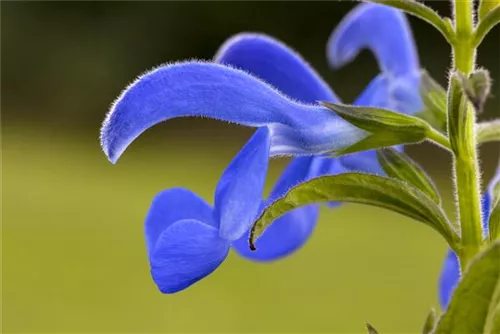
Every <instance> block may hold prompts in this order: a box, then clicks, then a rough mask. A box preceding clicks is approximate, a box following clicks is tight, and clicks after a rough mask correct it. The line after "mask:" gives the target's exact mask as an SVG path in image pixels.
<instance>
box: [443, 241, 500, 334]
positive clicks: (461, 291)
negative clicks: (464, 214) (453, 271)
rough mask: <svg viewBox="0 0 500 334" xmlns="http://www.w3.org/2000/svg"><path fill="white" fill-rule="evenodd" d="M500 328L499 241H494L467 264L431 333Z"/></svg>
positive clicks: (496, 331) (482, 331) (497, 331)
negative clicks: (446, 308) (445, 309)
mask: <svg viewBox="0 0 500 334" xmlns="http://www.w3.org/2000/svg"><path fill="white" fill-rule="evenodd" d="M499 332H500V241H497V242H495V243H493V244H491V246H490V247H489V248H488V249H486V250H485V251H484V252H482V253H480V254H479V255H478V256H477V257H475V258H474V259H473V260H472V261H471V262H470V264H469V265H468V266H467V268H466V270H465V272H464V274H463V276H462V279H461V281H460V283H459V284H458V286H457V287H456V289H455V292H454V293H453V297H452V298H451V302H450V305H449V306H448V310H447V311H446V312H445V313H444V314H443V315H442V317H441V318H440V319H439V321H438V324H437V326H436V330H435V332H434V333H435V334H445V333H446V334H449V333H486V334H488V333H491V334H493V333H499Z"/></svg>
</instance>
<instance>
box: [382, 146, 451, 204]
mask: <svg viewBox="0 0 500 334" xmlns="http://www.w3.org/2000/svg"><path fill="white" fill-rule="evenodd" d="M377 156H378V160H379V162H380V165H381V166H382V168H383V169H384V171H385V173H386V174H387V175H388V176H390V177H392V178H395V179H398V180H401V181H404V182H408V183H409V184H410V185H411V186H413V187H415V188H417V189H420V190H421V191H422V192H424V193H425V194H427V196H429V197H430V198H431V199H432V200H433V201H434V202H436V203H437V204H440V203H441V199H440V197H439V194H438V191H437V189H436V186H435V185H434V183H433V182H432V180H431V178H430V177H429V176H427V174H426V173H425V172H424V171H423V170H422V168H421V167H420V166H419V165H418V164H417V163H416V162H415V161H413V160H412V159H411V158H410V157H408V156H407V155H406V154H404V153H402V152H399V151H397V150H395V149H382V150H379V151H377Z"/></svg>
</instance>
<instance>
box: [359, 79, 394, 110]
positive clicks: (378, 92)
mask: <svg viewBox="0 0 500 334" xmlns="http://www.w3.org/2000/svg"><path fill="white" fill-rule="evenodd" d="M389 90H390V80H389V78H388V77H387V76H386V75H383V74H379V75H377V76H376V77H375V78H374V79H372V81H370V83H369V84H368V86H366V88H365V90H364V91H363V92H362V93H361V94H360V95H359V96H358V98H357V99H356V101H355V102H354V104H355V105H357V106H364V107H378V108H389V106H390V105H391V95H390V93H389Z"/></svg>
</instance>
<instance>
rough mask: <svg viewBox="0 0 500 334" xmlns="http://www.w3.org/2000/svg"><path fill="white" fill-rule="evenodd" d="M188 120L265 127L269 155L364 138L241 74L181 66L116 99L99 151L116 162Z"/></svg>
mask: <svg viewBox="0 0 500 334" xmlns="http://www.w3.org/2000/svg"><path fill="white" fill-rule="evenodd" d="M187 116H202V117H208V118H214V119H218V120H223V121H228V122H234V123H238V124H242V125H246V126H253V127H261V126H268V127H269V129H270V130H271V132H272V137H273V141H272V143H271V154H273V155H277V154H292V153H293V154H299V153H301V154H307V153H315V152H325V151H330V150H335V149H338V148H339V147H344V146H345V145H349V143H354V142H356V141H358V140H359V139H361V138H363V137H364V136H365V133H364V132H363V131H361V130H359V129H357V128H356V127H354V126H352V125H350V124H348V123H347V122H345V121H343V120H342V119H340V118H339V117H337V116H335V115H334V114H333V113H332V112H331V111H329V110H328V109H327V108H324V107H322V106H319V105H314V106H313V105H304V104H300V103H296V102H294V101H292V100H290V99H288V98H286V97H285V96H283V95H282V94H281V93H280V92H278V91H277V90H275V89H274V88H273V87H271V86H269V85H268V84H266V83H264V82H263V81H261V80H258V79H257V78H255V77H253V76H251V75H249V74H247V73H245V72H243V71H241V70H237V69H233V68H230V67H228V66H224V65H219V64H212V63H201V62H185V63H177V64H171V65H166V66H162V67H159V68H157V69H155V70H153V71H151V72H148V73H146V74H144V75H142V76H141V77H139V78H138V79H137V80H136V81H135V82H134V83H132V84H131V85H130V86H129V87H128V88H127V89H126V90H125V91H124V92H123V93H122V94H121V95H120V96H119V97H118V99H117V100H116V102H115V103H114V104H113V106H112V107H111V110H110V112H109V113H108V115H107V117H106V119H105V120H104V123H103V126H102V129H101V144H102V147H103V150H104V152H105V153H106V155H107V156H108V158H109V159H110V160H111V162H116V161H117V160H118V158H119V157H120V155H121V154H122V153H123V151H124V150H125V149H126V148H127V146H128V145H129V144H130V143H131V142H132V141H133V140H134V139H135V138H137V137H138V136H139V135H140V134H141V133H142V132H144V131H145V130H147V129H148V128H150V127H151V126H153V125H155V124H157V123H160V122H162V121H166V120H169V119H171V118H175V117H187ZM274 137H276V142H275V141H274Z"/></svg>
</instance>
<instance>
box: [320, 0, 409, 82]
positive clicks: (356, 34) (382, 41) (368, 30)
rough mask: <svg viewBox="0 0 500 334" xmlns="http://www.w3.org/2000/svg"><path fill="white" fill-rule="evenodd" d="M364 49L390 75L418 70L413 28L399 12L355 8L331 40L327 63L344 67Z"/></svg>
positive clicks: (377, 7) (376, 7) (372, 6)
mask: <svg viewBox="0 0 500 334" xmlns="http://www.w3.org/2000/svg"><path fill="white" fill-rule="evenodd" d="M364 48H367V49H370V50H371V51H372V52H373V53H374V54H375V57H376V58H377V61H378V63H379V66H380V68H381V69H382V71H383V72H385V73H388V74H389V75H392V76H400V75H405V74H408V73H411V72H413V71H415V70H418V68H419V65H418V54H417V50H416V47H415V43H414V41H413V37H412V33H411V29H410V26H409V24H408V21H407V19H406V17H405V15H404V14H403V13H402V12H401V11H399V10H397V9H393V8H391V7H388V6H384V5H378V4H372V3H368V4H361V5H358V6H356V7H355V9H354V10H353V11H351V12H350V13H349V14H348V15H347V16H346V17H345V18H344V19H343V20H342V22H341V23H340V24H339V26H338V27H337V28H336V29H335V31H334V32H333V34H332V36H331V37H330V40H329V41H328V45H327V56H328V60H329V61H330V63H331V64H332V65H333V66H334V67H341V66H343V65H345V64H346V63H349V62H350V61H352V60H353V59H354V58H355V57H356V56H357V55H358V53H359V52H360V51H361V50H362V49H364Z"/></svg>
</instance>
